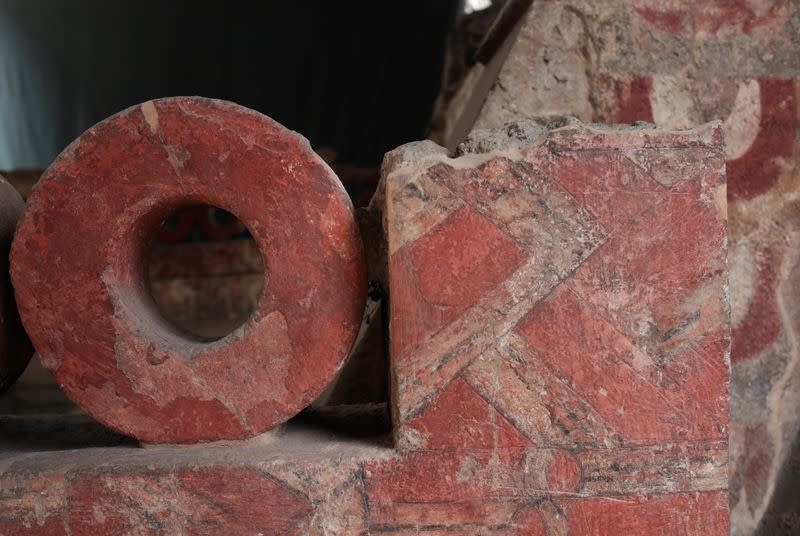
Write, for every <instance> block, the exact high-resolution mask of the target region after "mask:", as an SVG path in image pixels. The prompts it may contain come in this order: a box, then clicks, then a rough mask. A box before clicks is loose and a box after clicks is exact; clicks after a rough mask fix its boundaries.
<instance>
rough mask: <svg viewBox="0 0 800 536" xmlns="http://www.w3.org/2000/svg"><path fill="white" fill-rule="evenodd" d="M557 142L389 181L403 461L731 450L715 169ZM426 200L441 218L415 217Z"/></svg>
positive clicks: (708, 160) (690, 151) (695, 151)
mask: <svg viewBox="0 0 800 536" xmlns="http://www.w3.org/2000/svg"><path fill="white" fill-rule="evenodd" d="M555 134H556V133H552V134H551V137H553V138H555V140H556V142H554V144H550V146H547V144H545V146H546V149H544V148H543V147H541V146H540V147H536V148H534V149H532V150H528V151H527V153H525V152H523V157H522V158H519V159H517V160H515V159H512V158H508V157H494V158H491V159H488V160H486V161H484V162H482V163H480V164H478V165H477V166H475V167H453V166H450V165H448V164H446V163H437V164H433V165H431V166H430V167H428V168H426V169H421V170H416V171H417V172H416V173H415V174H414V173H409V172H408V170H405V171H404V173H405V176H404V178H403V180H402V181H398V182H397V183H393V182H392V181H391V180H390V181H388V183H387V192H388V195H387V199H389V202H390V203H398V204H401V205H403V206H410V205H414V206H415V208H416V210H415V214H414V215H413V216H412V217H411V218H410V219H409V220H404V219H403V218H404V216H403V213H402V211H399V210H398V211H392V210H391V209H390V210H389V211H388V212H389V214H390V217H389V219H388V222H387V229H388V234H389V244H390V251H393V253H392V255H391V260H390V263H391V268H390V277H391V291H392V350H393V359H394V363H393V366H394V374H395V382H396V401H395V403H396V404H397V408H396V411H397V414H398V416H399V422H398V423H397V426H398V428H399V430H397V431H396V435H397V440H398V444H399V446H400V447H402V448H445V447H457V446H458V445H470V446H473V447H476V448H477V447H484V448H493V447H502V448H508V447H511V446H518V445H519V444H520V442H521V441H522V439H521V438H525V441H527V442H529V443H530V444H533V445H539V446H559V445H560V446H570V447H575V446H578V445H587V446H603V447H605V448H613V447H620V446H623V445H642V446H646V445H658V444H660V443H664V442H672V441H684V440H691V441H702V440H712V439H724V438H725V437H727V428H726V425H727V362H726V359H727V357H726V352H727V347H728V332H727V328H726V325H727V317H726V315H727V312H726V308H725V294H724V291H725V290H724V288H725V287H724V277H725V272H724V267H725V232H726V230H725V220H724V216H720V213H719V209H718V206H717V205H716V204H715V201H716V200H718V195H719V189H720V187H721V186H722V185H723V184H724V177H723V176H721V175H720V167H721V166H720V165H718V164H719V162H717V160H719V159H720V158H719V155H717V154H716V153H715V152H714V151H712V150H710V149H709V148H708V147H695V146H692V147H688V148H687V147H669V146H666V147H659V146H654V147H647V146H644V147H633V148H631V147H626V146H625V144H624V143H618V140H614V139H613V138H614V135H612V134H607V135H605V136H596V137H594V138H593V139H592V142H591V143H590V144H588V145H589V146H590V147H589V148H588V150H577V151H576V150H562V149H558V150H554V146H555V145H558V141H559V140H558V136H556V135H555ZM569 135H570V134H569V133H567V134H565V135H564V136H565V137H566V141H564V143H563V145H569V146H572V147H574V146H575V143H574V140H573V141H571V142H570V141H569ZM572 135H573V136H574V137H579V135H576V134H574V133H573V134H572ZM607 139H610V140H611V141H609V142H608V146H607V147H604V146H603V143H604V141H606V140H607ZM615 143H617V145H615ZM676 151H679V152H680V153H681V154H682V155H683V156H682V158H684V160H687V161H689V162H691V163H693V165H692V166H683V165H682V166H678V167H675V164H674V163H673V162H674V158H673V157H671V156H670V154H671V153H672V152H676ZM662 152H667V153H670V154H662ZM673 156H674V155H673ZM722 162H723V163H724V161H722ZM433 188H435V190H436V191H437V192H440V193H441V192H444V199H446V200H447V203H446V204H443V203H437V204H436V208H437V210H436V217H435V218H424V217H423V218H421V217H420V215H423V214H425V209H424V208H423V207H424V206H425V204H426V203H428V202H434V201H433V198H432V197H430V196H427V195H426V191H429V190H431V189H433ZM443 188H446V190H443ZM723 195H724V194H723ZM723 199H724V198H723ZM445 205H448V206H449V211H443V210H442V207H443V206H445ZM426 224H430V225H426ZM408 227H411V228H412V229H413V230H409V229H408ZM395 234H396V235H399V236H401V237H404V239H403V240H402V244H401V245H400V246H399V247H396V248H394V249H392V244H393V243H395V244H397V242H396V241H394V240H393V238H394V235H395ZM408 237H413V238H412V239H409V238H408ZM448 419H449V420H450V421H449V423H448V422H446V421H447V420H448Z"/></svg>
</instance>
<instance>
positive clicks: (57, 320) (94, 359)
mask: <svg viewBox="0 0 800 536" xmlns="http://www.w3.org/2000/svg"><path fill="white" fill-rule="evenodd" d="M197 204H208V205H213V206H217V207H220V208H223V209H225V210H228V211H230V212H232V213H233V214H235V215H236V216H237V217H238V218H239V219H240V220H241V221H242V222H243V223H244V224H245V225H246V226H247V227H248V229H249V230H250V232H251V233H252V235H253V238H254V239H255V241H256V243H257V245H258V247H259V249H260V251H261V254H262V255H263V257H264V264H265V272H266V281H265V284H264V291H263V294H262V296H261V299H260V301H259V304H258V308H257V310H256V312H255V313H254V314H253V315H252V317H251V318H250V319H249V320H248V321H247V322H246V323H245V324H244V325H243V326H242V327H241V328H239V329H237V330H236V331H234V332H233V333H231V334H230V335H228V336H226V337H225V338H223V339H221V340H218V341H213V342H208V341H202V340H196V339H193V338H191V337H189V336H187V335H185V334H183V333H180V332H178V331H177V330H176V329H174V328H172V327H171V326H170V325H169V324H168V323H167V322H166V321H165V320H164V319H163V318H162V317H161V316H160V315H159V314H158V313H157V312H156V310H155V308H154V304H153V302H152V298H150V296H149V294H148V290H147V288H146V283H145V282H146V273H147V266H146V264H147V263H146V262H145V259H146V252H147V250H148V245H149V243H150V241H151V240H152V239H153V238H154V236H155V233H156V232H157V230H158V228H159V225H160V223H161V222H162V221H163V220H164V219H165V218H166V217H167V216H169V215H170V214H171V213H173V212H175V211H176V210H178V209H180V208H181V207H184V206H187V205H197ZM43 259H46V260H47V262H43ZM12 279H13V281H14V286H15V289H16V292H17V297H18V301H19V306H20V313H21V316H22V319H23V322H24V323H25V325H26V327H27V328H28V330H29V333H30V334H31V338H32V340H33V342H34V345H35V346H36V349H37V351H38V353H39V356H40V357H41V360H42V363H43V364H44V365H45V367H47V368H48V369H50V370H51V371H52V373H53V375H54V376H55V377H56V379H57V380H58V382H59V384H60V385H61V387H62V388H63V390H64V391H65V392H66V393H67V394H68V395H69V396H70V398H72V399H73V400H74V401H75V402H76V403H78V405H80V406H81V407H82V408H83V409H84V410H86V411H87V412H88V413H89V414H91V415H92V416H93V417H95V418H96V419H98V420H99V421H101V422H102V423H104V424H106V425H107V426H109V427H111V428H113V429H115V430H117V431H119V432H121V433H124V434H127V435H131V436H134V437H136V438H138V439H140V440H143V441H149V442H172V443H187V442H196V441H210V440H218V439H234V438H244V437H249V436H252V435H255V434H257V433H260V432H263V431H264V430H267V429H269V428H271V427H273V426H275V425H277V424H279V423H281V422H283V421H285V420H286V419H288V418H290V417H291V416H293V415H294V414H296V413H297V412H298V411H300V410H301V409H303V408H304V407H305V406H307V405H308V404H309V403H310V402H311V401H313V400H314V398H315V397H316V396H318V395H319V393H321V392H322V390H323V389H324V388H325V387H326V386H327V384H328V383H329V382H330V381H331V380H332V379H333V377H334V376H335V374H336V373H337V371H338V370H339V368H340V367H341V365H342V363H343V361H344V359H345V357H346V356H347V354H348V351H349V350H350V347H351V345H352V343H353V340H354V338H355V335H356V333H357V330H358V327H359V325H360V321H361V316H362V313H363V306H364V299H365V293H366V285H365V279H366V278H365V267H364V255H363V249H362V245H361V241H360V238H359V234H358V228H357V226H356V223H355V219H354V217H353V208H352V205H351V203H350V201H349V199H348V197H347V195H346V193H345V191H344V189H343V188H342V186H341V184H340V183H339V181H338V179H337V178H336V176H335V175H334V174H333V173H332V171H331V170H330V169H329V168H328V167H327V166H326V165H325V164H324V162H323V161H322V160H321V159H320V158H319V157H317V156H316V155H315V154H314V153H313V151H311V149H310V147H309V146H308V143H307V142H306V141H305V140H304V139H303V138H301V137H300V136H298V135H297V134H295V133H293V132H290V131H288V130H286V129H285V128H283V127H282V126H281V125H279V124H278V123H276V122H274V121H272V120H271V119H269V118H267V117H265V116H263V115H260V114H258V113H256V112H253V111H251V110H248V109H246V108H242V107H240V106H237V105H234V104H231V103H226V102H222V101H214V100H210V99H203V98H171V99H163V100H157V101H152V102H147V103H144V104H142V105H141V106H136V107H133V108H130V109H128V110H125V111H124V112H121V113H119V114H117V115H115V116H113V117H111V118H109V119H106V120H105V121H103V122H101V123H99V124H98V125H96V126H94V127H92V128H91V129H89V130H88V131H87V132H86V133H85V134H83V135H82V136H81V137H80V138H79V139H78V140H77V141H76V142H74V143H73V144H72V145H70V147H68V148H67V149H66V150H65V151H64V152H63V153H62V154H61V155H60V156H59V157H58V159H57V160H56V161H55V162H54V163H53V165H52V166H51V167H50V168H49V169H48V171H47V172H46V173H45V174H44V176H43V177H42V179H41V180H40V182H39V184H38V185H37V187H36V188H35V190H34V192H33V193H32V195H31V196H30V198H29V200H28V207H27V209H26V211H25V213H24V215H23V218H22V221H21V223H20V226H19V230H18V233H17V236H16V238H15V241H14V245H13V248H12Z"/></svg>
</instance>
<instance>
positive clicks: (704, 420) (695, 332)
mask: <svg viewBox="0 0 800 536" xmlns="http://www.w3.org/2000/svg"><path fill="white" fill-rule="evenodd" d="M724 188H725V175H724V153H723V149H722V145H721V129H720V128H719V127H714V126H707V127H704V128H701V129H697V130H694V131H689V132H682V133H671V132H665V131H659V130H654V129H651V128H643V129H625V128H623V129H618V130H615V129H601V128H595V127H584V126H582V125H580V124H574V123H571V124H567V125H565V126H563V127H561V128H556V129H555V130H551V131H549V132H548V131H546V130H545V129H543V128H541V127H539V126H537V125H534V124H530V123H528V124H517V125H511V126H509V127H506V128H504V129H501V130H498V131H494V132H476V133H475V134H474V135H473V137H472V138H471V139H470V140H469V141H468V143H467V144H465V145H463V146H462V147H461V149H460V154H459V155H458V156H457V157H454V158H450V157H448V156H447V155H446V154H444V152H443V150H442V149H441V148H438V147H436V146H435V145H433V144H431V143H430V142H428V143H423V144H412V145H410V146H404V147H403V148H400V149H398V150H396V151H393V152H392V153H390V154H389V155H387V160H386V165H385V167H384V177H383V189H382V190H381V192H380V193H379V195H378V196H377V197H376V198H375V201H374V204H373V207H372V208H373V210H374V211H376V212H377V213H378V215H382V217H383V221H384V224H385V230H386V237H387V239H388V244H387V246H388V255H389V257H388V262H389V278H390V318H391V325H390V328H391V346H392V379H393V386H394V391H393V393H394V399H393V401H392V409H393V413H394V422H393V423H392V426H393V428H394V430H393V431H394V441H391V440H389V438H383V439H382V438H381V437H380V436H378V437H367V438H364V437H360V436H357V435H348V432H347V431H346V430H343V429H336V427H333V428H331V429H330V430H329V431H326V430H327V429H326V428H313V427H304V426H303V424H302V422H300V423H298V421H293V423H289V425H287V427H285V428H283V429H279V430H276V431H273V432H271V433H270V434H267V435H263V436H261V437H258V438H254V439H252V440H249V441H243V442H238V443H229V444H226V445H215V446H202V445H201V446H193V447H183V448H177V447H165V446H161V447H150V448H135V447H116V448H101V447H96V448H85V449H78V450H72V451H65V452H63V453H60V454H59V456H53V453H52V452H25V453H20V454H16V455H14V454H12V455H11V456H9V457H7V458H6V459H4V460H3V462H2V464H1V465H0V467H1V468H2V471H1V472H0V532H2V533H3V534H36V535H44V534H47V535H57V534H70V535H72V536H78V535H84V534H101V533H102V534H105V533H111V532H116V533H122V534H126V533H131V534H231V533H250V532H252V533H260V534H275V535H277V534H298V535H300V534H303V535H306V534H308V535H350V534H354V535H360V534H384V533H385V534H393V535H398V534H400V535H404V534H408V535H411V534H431V535H434V534H442V535H444V534H448V535H449V534H463V535H475V534H487V535H489V534H492V535H509V536H511V535H519V536H521V535H531V534H533V535H543V536H564V535H567V536H590V535H591V536H597V535H606V534H626V535H641V536H652V535H665V536H666V535H676V536H677V535H685V534H697V535H703V536H710V535H723V534H727V533H728V491H727V488H728V480H727V467H728V454H727V434H728V429H727V414H728V397H727V384H728V361H727V356H728V350H729V329H728V323H729V319H728V306H727V291H726V269H725V255H726V232H727V222H726V215H725V203H724ZM242 357H243V358H247V355H243V356H242ZM175 389H177V386H176V387H175ZM134 402H135V401H134ZM305 418H306V420H308V419H309V418H311V417H308V416H306V417H305ZM362 418H363V415H362ZM303 422H305V421H303ZM340 422H341V423H344V422H347V420H346V419H345V420H341V421H340ZM355 428H356V429H359V428H360V427H359V426H356V427H355Z"/></svg>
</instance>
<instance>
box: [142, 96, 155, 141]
mask: <svg viewBox="0 0 800 536" xmlns="http://www.w3.org/2000/svg"><path fill="white" fill-rule="evenodd" d="M142 115H144V120H145V121H147V124H148V125H149V126H150V132H152V133H153V134H155V133H156V132H158V110H156V105H155V104H153V101H147V102H145V103H144V104H142Z"/></svg>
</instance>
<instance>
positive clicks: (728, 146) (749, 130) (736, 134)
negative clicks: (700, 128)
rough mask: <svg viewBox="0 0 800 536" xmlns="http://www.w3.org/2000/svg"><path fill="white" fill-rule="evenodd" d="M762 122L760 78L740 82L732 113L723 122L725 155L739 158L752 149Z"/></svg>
mask: <svg viewBox="0 0 800 536" xmlns="http://www.w3.org/2000/svg"><path fill="white" fill-rule="evenodd" d="M760 124H761V88H760V87H759V85H758V80H744V81H742V82H740V83H739V90H738V91H737V93H736V100H735V101H734V102H733V109H732V110H731V113H730V115H729V116H728V117H727V118H726V119H725V121H724V122H723V124H722V131H723V133H724V135H725V157H726V158H727V159H728V160H733V159H734V158H739V157H740V156H742V155H743V154H744V153H746V152H747V150H748V149H750V146H751V145H753V142H754V141H755V139H756V136H758V133H759V125H760Z"/></svg>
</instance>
